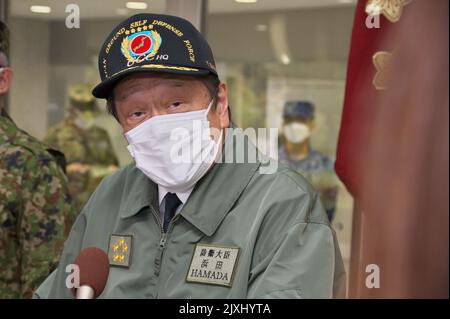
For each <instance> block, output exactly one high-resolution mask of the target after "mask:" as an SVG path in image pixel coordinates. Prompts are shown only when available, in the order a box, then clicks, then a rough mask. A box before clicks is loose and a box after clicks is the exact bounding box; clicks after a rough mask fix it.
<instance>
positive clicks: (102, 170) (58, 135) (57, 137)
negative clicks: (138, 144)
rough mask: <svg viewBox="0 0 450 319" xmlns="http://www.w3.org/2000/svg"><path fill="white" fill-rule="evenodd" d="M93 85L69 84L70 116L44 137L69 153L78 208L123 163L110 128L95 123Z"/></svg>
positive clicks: (69, 166)
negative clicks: (116, 150)
mask: <svg viewBox="0 0 450 319" xmlns="http://www.w3.org/2000/svg"><path fill="white" fill-rule="evenodd" d="M91 89H92V87H91V85H89V84H83V83H80V84H75V85H72V86H70V87H69V107H68V109H67V116H66V118H65V119H64V120H63V121H61V122H60V123H58V124H56V125H55V126H52V127H51V128H50V129H49V130H48V132H47V134H46V136H45V137H44V142H46V143H47V144H49V145H50V146H51V147H54V148H55V149H58V150H60V151H62V152H63V153H64V154H65V156H66V159H67V164H68V166H67V176H68V179H69V191H70V194H71V196H72V198H73V200H74V207H75V209H76V210H77V212H80V211H81V209H82V208H83V206H84V205H85V204H86V202H87V201H88V199H89V197H90V196H91V194H92V193H93V192H94V190H95V188H97V186H98V184H99V183H100V181H101V180H102V179H103V177H105V176H106V175H109V174H110V173H112V172H114V171H115V170H116V169H117V167H118V164H119V162H118V160H117V157H116V155H115V153H114V149H113V147H112V144H111V140H110V139H109V136H108V132H107V131H106V130H105V129H103V128H101V127H100V126H98V125H95V124H94V121H95V117H96V115H98V112H99V110H98V108H97V105H96V103H95V98H94V96H93V95H92V94H91Z"/></svg>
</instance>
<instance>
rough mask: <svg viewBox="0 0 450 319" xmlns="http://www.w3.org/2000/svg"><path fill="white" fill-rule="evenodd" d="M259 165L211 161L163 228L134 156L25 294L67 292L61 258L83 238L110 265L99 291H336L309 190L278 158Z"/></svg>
mask: <svg viewBox="0 0 450 319" xmlns="http://www.w3.org/2000/svg"><path fill="white" fill-rule="evenodd" d="M232 140H233V138H230V136H229V135H227V139H226V145H225V152H227V150H230V148H233V147H234V146H233V143H232ZM249 147H250V148H254V146H253V145H252V144H249ZM252 151H254V150H252ZM262 165H263V163H262V162H261V161H257V162H255V163H249V162H247V163H233V164H229V163H216V164H215V165H214V166H213V167H212V169H211V170H210V171H209V172H208V173H207V175H205V176H204V177H203V178H202V180H200V181H199V182H198V183H197V185H196V186H195V188H194V191H193V192H192V193H191V195H190V197H189V199H188V201H187V202H186V204H185V205H184V206H183V207H182V209H181V212H180V214H178V215H176V216H175V217H174V219H173V220H172V221H171V223H170V225H169V227H168V231H167V233H163V231H162V227H161V220H160V217H159V216H160V214H159V209H158V207H159V205H158V187H157V185H156V184H155V183H153V182H152V181H151V180H149V179H148V178H147V177H146V176H145V175H144V174H143V173H141V171H140V170H138V169H137V168H136V167H135V165H134V164H131V165H129V166H127V167H124V168H122V169H121V170H119V171H118V172H116V173H114V174H113V175H111V176H109V177H107V178H105V179H104V180H103V181H102V183H101V184H100V185H99V187H98V188H97V189H96V191H95V192H94V194H93V196H92V197H91V198H90V200H89V201H88V203H87V205H86V206H85V208H84V210H83V211H82V212H81V214H80V216H79V217H78V219H77V221H76V223H75V225H74V227H73V228H72V231H71V234H70V236H69V238H68V240H67V242H66V243H65V248H64V251H63V254H62V257H61V262H60V265H59V268H58V269H57V270H56V271H55V272H54V273H53V274H52V275H51V276H49V277H48V278H47V280H46V281H45V282H44V283H43V284H42V285H41V287H40V288H39V289H38V291H37V292H36V295H35V297H40V298H73V296H72V294H71V292H70V290H69V289H68V288H67V287H66V285H65V282H66V278H67V276H68V275H69V273H67V272H66V271H65V270H66V266H67V265H68V264H70V263H73V261H74V259H75V258H76V257H77V255H78V254H79V252H80V251H81V250H82V249H84V248H86V247H90V246H96V247H99V248H101V249H102V250H104V251H105V252H108V256H109V260H110V265H111V267H110V272H109V277H108V281H107V284H106V287H105V289H104V291H103V293H102V294H101V295H100V298H332V297H345V284H346V283H345V271H344V267H343V262H342V258H341V254H340V251H339V247H338V243H337V241H336V237H335V234H334V231H333V229H332V228H331V227H330V225H329V223H328V220H327V216H326V214H325V211H324V208H323V206H322V204H321V202H320V200H319V197H318V195H317V193H316V191H314V190H313V189H312V188H311V186H310V184H309V183H308V182H307V181H306V180H305V179H304V178H302V177H301V176H300V175H299V174H298V173H296V172H294V171H292V170H291V169H289V168H287V167H286V166H282V165H281V164H280V165H279V166H278V168H277V169H276V170H275V171H274V173H273V174H261V170H260V168H261V167H262ZM124 247H126V249H124ZM121 263H122V264H121Z"/></svg>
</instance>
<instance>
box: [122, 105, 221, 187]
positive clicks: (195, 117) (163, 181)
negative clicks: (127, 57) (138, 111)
mask: <svg viewBox="0 0 450 319" xmlns="http://www.w3.org/2000/svg"><path fill="white" fill-rule="evenodd" d="M212 103H213V101H211V103H210V104H209V105H208V107H207V108H206V109H204V110H200V111H192V112H185V113H176V114H168V115H158V116H154V117H152V118H150V119H148V120H146V121H145V122H143V123H142V124H140V125H138V126H137V127H135V128H133V129H132V130H130V131H128V132H127V133H125V137H126V139H127V141H128V143H129V145H128V147H127V148H128V151H129V152H130V154H131V156H132V157H134V160H135V161H136V167H137V168H138V169H140V170H141V171H142V172H143V173H144V174H145V175H146V176H147V177H149V178H150V179H151V180H153V181H154V182H155V183H156V184H158V185H160V186H163V187H165V188H167V189H168V190H170V191H172V192H180V191H186V190H188V189H190V188H192V187H193V186H194V185H195V183H197V182H198V180H200V178H202V177H203V175H205V173H206V172H207V171H208V169H209V168H210V167H211V166H212V165H213V163H214V161H215V160H216V159H217V157H218V154H219V150H220V146H221V145H222V143H221V142H222V133H221V134H220V137H219V140H218V141H217V142H215V141H214V140H213V139H212V138H211V130H210V127H209V121H208V118H207V116H208V113H209V110H210V109H211V106H212Z"/></svg>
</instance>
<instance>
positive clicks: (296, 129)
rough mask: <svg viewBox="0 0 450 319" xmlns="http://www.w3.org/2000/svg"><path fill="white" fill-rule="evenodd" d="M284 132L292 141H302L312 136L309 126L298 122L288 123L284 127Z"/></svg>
mask: <svg viewBox="0 0 450 319" xmlns="http://www.w3.org/2000/svg"><path fill="white" fill-rule="evenodd" d="M283 133H284V136H285V137H286V138H287V139H288V141H289V142H291V143H302V142H303V141H305V140H306V139H307V138H308V137H310V136H311V130H310V129H309V126H308V125H306V124H303V123H298V122H293V123H290V124H286V125H285V126H284V127H283Z"/></svg>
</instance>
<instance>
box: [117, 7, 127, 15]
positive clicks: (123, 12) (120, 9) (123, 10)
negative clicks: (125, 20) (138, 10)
mask: <svg viewBox="0 0 450 319" xmlns="http://www.w3.org/2000/svg"><path fill="white" fill-rule="evenodd" d="M116 13H117V14H118V15H120V16H124V15H126V14H127V13H128V10H127V9H125V8H117V9H116Z"/></svg>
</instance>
